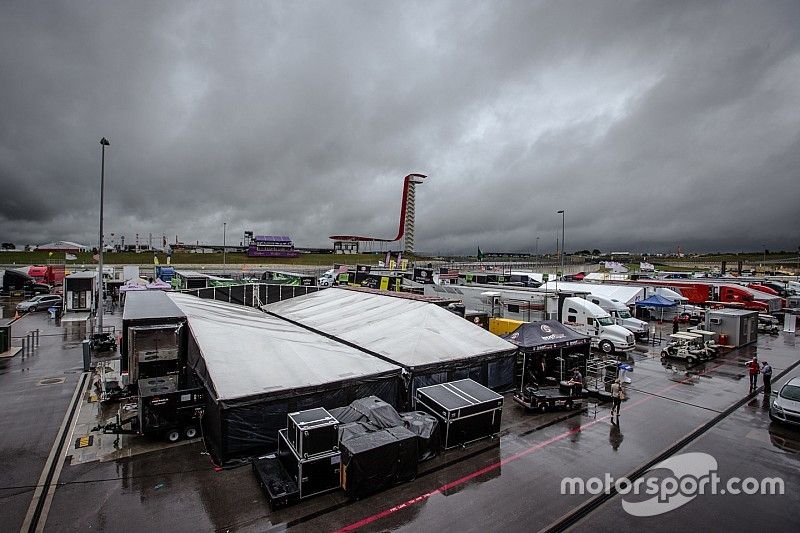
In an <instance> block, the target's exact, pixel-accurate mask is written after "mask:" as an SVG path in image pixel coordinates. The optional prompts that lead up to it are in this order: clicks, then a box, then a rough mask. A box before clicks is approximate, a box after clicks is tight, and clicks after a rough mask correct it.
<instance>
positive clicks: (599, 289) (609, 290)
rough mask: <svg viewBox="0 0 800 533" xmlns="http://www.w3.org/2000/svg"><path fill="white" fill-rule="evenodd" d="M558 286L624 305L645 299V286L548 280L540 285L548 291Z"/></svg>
mask: <svg viewBox="0 0 800 533" xmlns="http://www.w3.org/2000/svg"><path fill="white" fill-rule="evenodd" d="M556 288H558V290H561V291H585V292H589V293H591V294H594V295H595V296H602V297H604V298H610V299H612V300H617V301H619V302H620V303H622V304H624V305H634V304H635V303H636V302H637V301H638V300H644V299H645V288H644V287H635V286H632V285H610V284H606V283H575V282H563V281H559V282H557V283H556V282H555V281H548V282H547V283H545V284H544V285H542V286H541V287H540V289H546V290H548V291H554V290H556Z"/></svg>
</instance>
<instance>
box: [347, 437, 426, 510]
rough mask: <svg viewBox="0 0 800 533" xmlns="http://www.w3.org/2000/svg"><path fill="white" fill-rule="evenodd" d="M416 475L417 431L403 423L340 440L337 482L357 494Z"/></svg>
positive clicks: (377, 489) (349, 493) (353, 495)
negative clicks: (339, 480) (339, 478)
mask: <svg viewBox="0 0 800 533" xmlns="http://www.w3.org/2000/svg"><path fill="white" fill-rule="evenodd" d="M415 477H417V435H416V434H414V433H412V432H411V431H409V430H408V429H406V428H405V427H403V426H399V427H393V428H387V429H382V430H379V431H371V432H369V433H365V434H363V435H359V436H355V437H353V438H350V439H348V440H344V441H342V468H341V486H342V488H343V489H344V491H345V494H347V496H348V497H349V498H361V497H363V496H366V495H368V494H372V493H373V492H378V491H379V490H382V489H384V488H387V487H391V486H392V485H396V484H397V483H402V482H405V481H411V480H412V479H414V478H415Z"/></svg>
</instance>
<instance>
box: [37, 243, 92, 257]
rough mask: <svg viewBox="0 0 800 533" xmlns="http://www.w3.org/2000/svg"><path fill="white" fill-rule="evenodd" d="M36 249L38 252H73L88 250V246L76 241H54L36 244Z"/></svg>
mask: <svg viewBox="0 0 800 533" xmlns="http://www.w3.org/2000/svg"><path fill="white" fill-rule="evenodd" d="M36 250H37V251H39V252H64V253H73V254H74V253H76V252H88V251H89V250H90V248H89V247H88V246H84V245H83V244H78V243H77V242H70V241H55V242H50V243H47V244H42V245H40V246H37V247H36Z"/></svg>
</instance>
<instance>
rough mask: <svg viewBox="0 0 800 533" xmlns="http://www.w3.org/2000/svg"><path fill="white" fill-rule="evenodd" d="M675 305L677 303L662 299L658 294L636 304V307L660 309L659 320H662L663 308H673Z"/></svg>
mask: <svg viewBox="0 0 800 533" xmlns="http://www.w3.org/2000/svg"><path fill="white" fill-rule="evenodd" d="M676 305H678V302H676V301H673V300H670V299H669V298H664V297H663V296H661V295H660V294H654V295H653V296H651V297H650V298H647V299H645V300H639V301H638V302H636V307H652V308H656V309H661V318H660V319H659V320H664V308H666V307H675V306H676Z"/></svg>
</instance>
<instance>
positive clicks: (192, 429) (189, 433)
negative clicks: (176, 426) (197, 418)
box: [183, 426, 197, 439]
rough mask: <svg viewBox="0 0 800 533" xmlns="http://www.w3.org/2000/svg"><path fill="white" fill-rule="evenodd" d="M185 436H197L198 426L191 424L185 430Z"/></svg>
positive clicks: (190, 437)
mask: <svg viewBox="0 0 800 533" xmlns="http://www.w3.org/2000/svg"><path fill="white" fill-rule="evenodd" d="M183 436H184V437H186V438H187V439H193V438H195V437H196V436H197V428H196V427H194V426H189V427H188V428H186V429H184V430H183Z"/></svg>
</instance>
